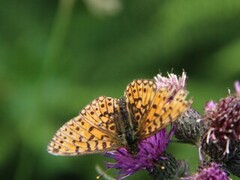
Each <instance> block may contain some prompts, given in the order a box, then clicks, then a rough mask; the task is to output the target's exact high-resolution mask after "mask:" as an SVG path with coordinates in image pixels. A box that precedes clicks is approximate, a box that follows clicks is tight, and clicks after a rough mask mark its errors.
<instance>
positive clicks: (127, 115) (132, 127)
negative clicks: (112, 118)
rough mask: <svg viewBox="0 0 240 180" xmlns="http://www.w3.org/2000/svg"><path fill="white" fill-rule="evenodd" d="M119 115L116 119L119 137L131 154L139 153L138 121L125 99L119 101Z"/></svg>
mask: <svg viewBox="0 0 240 180" xmlns="http://www.w3.org/2000/svg"><path fill="white" fill-rule="evenodd" d="M118 107H119V113H118V114H119V115H118V118H117V119H116V122H115V124H116V129H117V133H118V136H119V137H121V138H122V140H121V142H123V146H125V147H126V148H127V150H128V152H129V153H131V154H137V153H138V150H139V149H138V140H139V139H138V137H139V135H138V130H137V121H136V120H135V117H134V116H133V112H131V108H129V107H127V103H126V100H125V98H120V99H119V100H118Z"/></svg>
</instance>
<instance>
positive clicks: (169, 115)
mask: <svg viewBox="0 0 240 180" xmlns="http://www.w3.org/2000/svg"><path fill="white" fill-rule="evenodd" d="M186 96H187V91H186V90H185V89H181V90H179V91H177V92H176V93H175V94H173V93H172V92H171V91H170V90H169V89H167V88H161V89H157V85H156V83H155V82H154V81H153V80H146V79H139V80H134V81H132V82H131V83H129V84H128V86H127V88H126V90H125V92H124V97H123V98H119V99H116V98H111V97H106V96H100V97H98V98H96V99H95V100H93V101H92V102H90V103H89V104H88V105H87V106H85V107H84V108H83V109H82V110H81V112H80V113H79V115H78V116H76V117H74V118H72V119H71V120H69V121H68V122H66V123H65V124H64V125H63V126H62V127H61V128H60V129H59V130H58V131H57V132H56V133H55V135H54V136H53V138H52V140H51V141H50V143H49V145H48V152H49V153H51V154H54V155H63V156H75V155H83V154H91V153H102V152H106V151H111V150H116V149H119V148H122V147H125V148H126V149H127V150H128V152H129V153H130V154H133V155H136V154H137V153H138V143H139V142H140V141H141V140H143V139H146V138H148V137H149V136H151V135H153V134H155V133H157V132H158V131H160V130H161V129H163V128H165V127H166V126H167V125H169V124H170V123H172V122H173V121H175V120H176V119H177V118H178V117H179V116H180V115H181V114H182V113H183V112H185V111H186V110H187V109H188V108H189V106H190V104H191V102H190V101H187V100H186Z"/></svg>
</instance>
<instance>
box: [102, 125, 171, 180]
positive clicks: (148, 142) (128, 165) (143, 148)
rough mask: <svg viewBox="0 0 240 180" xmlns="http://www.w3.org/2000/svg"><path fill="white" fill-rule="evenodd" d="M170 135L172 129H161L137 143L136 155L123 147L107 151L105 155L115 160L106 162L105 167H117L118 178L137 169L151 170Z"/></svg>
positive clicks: (164, 148)
mask: <svg viewBox="0 0 240 180" xmlns="http://www.w3.org/2000/svg"><path fill="white" fill-rule="evenodd" d="M172 136H173V131H172V130H171V131H170V132H169V133H167V132H166V129H162V130H161V131H160V132H158V133H156V134H155V135H153V136H151V137H149V138H147V139H145V140H142V141H141V142H140V143H139V145H138V147H139V152H138V154H137V155H132V154H130V153H129V152H128V151H127V149H125V148H120V149H118V150H117V151H110V152H107V153H106V155H107V156H108V157H110V158H113V159H115V161H116V162H115V163H107V168H115V169H119V174H120V177H119V179H123V178H125V177H127V176H129V175H131V174H133V173H135V172H136V171H138V170H143V169H147V170H148V171H149V172H151V171H153V169H154V163H155V162H156V161H157V160H158V159H159V158H161V155H162V153H163V152H164V151H165V150H166V148H167V145H168V143H169V141H170V139H171V138H172Z"/></svg>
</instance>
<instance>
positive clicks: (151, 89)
mask: <svg viewBox="0 0 240 180" xmlns="http://www.w3.org/2000/svg"><path fill="white" fill-rule="evenodd" d="M125 96H126V102H127V103H128V106H129V109H130V111H131V113H133V116H134V117H135V120H136V121H137V122H138V131H139V132H140V139H144V138H147V137H149V136H151V135H152V134H154V133H157V132H158V131H160V130H161V129H163V128H165V127H166V126H167V125H169V124H170V123H171V122H173V121H175V120H176V119H177V118H178V117H179V116H180V115H181V114H182V113H183V112H185V111H186V110H187V109H188V107H189V105H190V102H189V101H187V100H185V98H186V96H187V91H186V90H180V91H179V92H177V94H175V95H174V97H172V92H171V91H169V90H168V89H167V88H162V89H157V85H156V84H155V82H154V81H153V80H135V81H133V82H131V83H130V84H129V85H128V86H127V89H126V91H125Z"/></svg>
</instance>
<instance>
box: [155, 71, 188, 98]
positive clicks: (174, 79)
mask: <svg viewBox="0 0 240 180" xmlns="http://www.w3.org/2000/svg"><path fill="white" fill-rule="evenodd" d="M186 79H187V76H186V73H185V72H182V76H179V77H178V76H177V75H175V74H173V73H168V77H164V76H162V74H158V75H157V76H155V77H154V80H155V82H156V84H157V88H158V89H160V88H163V87H167V88H168V89H169V90H172V91H173V94H174V93H176V92H177V91H178V90H180V89H185V87H186Z"/></svg>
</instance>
